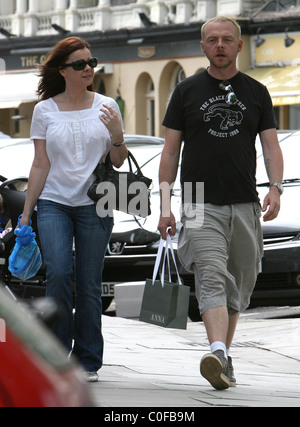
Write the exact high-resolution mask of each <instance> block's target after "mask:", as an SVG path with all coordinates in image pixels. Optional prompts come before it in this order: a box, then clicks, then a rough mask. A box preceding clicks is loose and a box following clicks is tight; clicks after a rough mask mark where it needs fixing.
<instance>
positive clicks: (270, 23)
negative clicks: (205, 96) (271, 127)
mask: <svg viewBox="0 0 300 427" xmlns="http://www.w3.org/2000/svg"><path fill="white" fill-rule="evenodd" d="M298 3H299V4H298ZM299 10H300V1H298V0H295V1H290V0H289V1H285V0H281V1H270V0H269V1H245V0H244V1H243V0H201V1H200V0H166V1H160V0H123V1H121V0H12V1H10V2H8V1H7V0H0V131H2V132H4V133H6V134H9V135H11V136H13V137H28V136H29V132H30V123H31V117H32V111H33V108H34V105H35V104H36V102H37V101H38V100H37V96H36V88H37V83H38V77H37V68H38V65H39V64H40V63H42V62H43V61H44V60H45V58H46V55H47V53H48V52H49V51H50V50H51V48H52V47H53V46H54V45H55V44H56V43H57V42H58V41H59V40H61V39H63V38H65V37H68V36H69V35H77V36H79V37H82V38H83V39H85V40H86V41H88V42H89V43H90V45H91V49H92V54H93V55H94V56H97V57H98V59H99V66H98V68H97V69H96V75H95V87H96V90H97V91H98V92H100V93H103V94H106V95H108V96H111V97H113V98H115V99H117V100H118V102H119V104H120V106H121V108H122V111H123V118H124V124H125V131H126V132H127V133H141V134H148V135H156V136H163V134H164V129H163V128H162V126H161V122H162V119H163V116H164V112H165V110H166V106H167V104H168V101H169V99H170V96H171V93H172V91H173V89H174V87H175V85H176V84H177V83H178V82H179V81H181V80H182V79H184V78H185V77H188V76H190V75H192V74H194V73H196V72H198V71H200V70H201V69H204V68H205V67H207V65H208V62H207V60H206V58H205V56H204V55H203V54H202V52H201V48H200V31H201V26H202V24H203V23H204V22H205V21H206V20H207V19H209V18H211V17H213V16H215V15H227V16H231V17H233V18H235V19H237V20H238V22H239V23H240V25H241V28H242V35H243V40H244V48H243V51H242V52H241V54H240V55H239V57H238V67H239V69H240V70H241V71H243V72H247V73H249V74H250V75H253V77H255V78H257V79H258V80H260V81H262V82H263V83H264V84H266V85H267V87H268V88H269V90H270V92H271V96H272V99H273V103H274V106H275V110H276V114H277V117H278V122H279V127H280V128H282V129H283V128H297V127H300V125H299V124H300V75H299V70H300V68H299V65H300V53H299V52H300V49H299V45H300V12H299ZM287 38H289V39H292V42H291V41H290V42H287V41H286V40H287ZM259 40H263V42H262V43H261V42H259ZM260 43H261V44H260ZM289 43H290V44H289Z"/></svg>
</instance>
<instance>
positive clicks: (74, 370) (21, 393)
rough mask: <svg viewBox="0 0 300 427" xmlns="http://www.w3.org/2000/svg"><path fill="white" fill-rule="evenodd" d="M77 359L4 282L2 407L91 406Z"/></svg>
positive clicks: (0, 300) (0, 302) (0, 294)
mask: <svg viewBox="0 0 300 427" xmlns="http://www.w3.org/2000/svg"><path fill="white" fill-rule="evenodd" d="M90 406H94V405H93V402H92V399H91V397H90V393H89V390H88V385H87V383H86V380H85V379H84V377H83V373H82V370H81V368H80V367H79V365H78V364H77V362H75V361H74V360H73V359H72V358H68V355H67V354H66V352H65V351H64V349H63V348H62V347H61V345H60V344H59V343H58V342H57V340H56V338H55V337H54V336H53V335H52V334H51V333H50V332H49V330H48V328H47V327H46V326H45V325H43V323H42V322H41V321H39V320H38V319H37V317H36V316H35V315H33V314H31V312H30V311H29V310H28V309H26V308H25V307H24V306H22V305H20V304H19V303H17V302H16V301H14V300H13V298H12V297H11V296H10V295H9V294H8V292H7V290H6V289H5V288H4V287H3V286H1V284H0V407H90Z"/></svg>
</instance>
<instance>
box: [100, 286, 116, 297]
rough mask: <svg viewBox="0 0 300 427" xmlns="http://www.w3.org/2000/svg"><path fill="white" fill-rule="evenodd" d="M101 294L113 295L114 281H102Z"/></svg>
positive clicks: (104, 295)
mask: <svg viewBox="0 0 300 427" xmlns="http://www.w3.org/2000/svg"><path fill="white" fill-rule="evenodd" d="M102 296H103V297H114V296H115V284H114V283H102Z"/></svg>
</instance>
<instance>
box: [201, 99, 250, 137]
mask: <svg viewBox="0 0 300 427" xmlns="http://www.w3.org/2000/svg"><path fill="white" fill-rule="evenodd" d="M221 98H225V97H224V96H217V97H213V98H210V99H209V100H208V101H207V102H205V103H204V104H203V105H202V106H201V107H200V110H202V111H204V115H203V120H204V122H210V126H211V127H210V128H209V130H208V133H209V134H210V135H212V136H214V137H216V138H232V137H233V136H235V135H238V134H239V133H240V131H239V127H240V125H241V124H242V122H243V119H244V115H243V112H242V111H244V110H246V107H245V106H244V104H243V103H242V102H240V101H239V100H238V101H237V103H236V104H235V105H229V104H227V103H226V102H225V100H224V102H215V101H216V100H217V101H220V99H221Z"/></svg>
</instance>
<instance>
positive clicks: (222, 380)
mask: <svg viewBox="0 0 300 427" xmlns="http://www.w3.org/2000/svg"><path fill="white" fill-rule="evenodd" d="M227 369H228V362H227V359H226V357H225V356H224V352H223V351H222V350H216V351H214V352H213V353H210V354H206V355H205V356H203V357H202V360H201V363H200V373H201V375H202V376H203V377H204V378H205V379H206V380H207V381H208V382H210V383H211V385H212V386H213V387H214V388H215V389H216V390H225V389H227V388H229V387H230V381H229V378H228V377H227V376H226V373H227Z"/></svg>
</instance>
